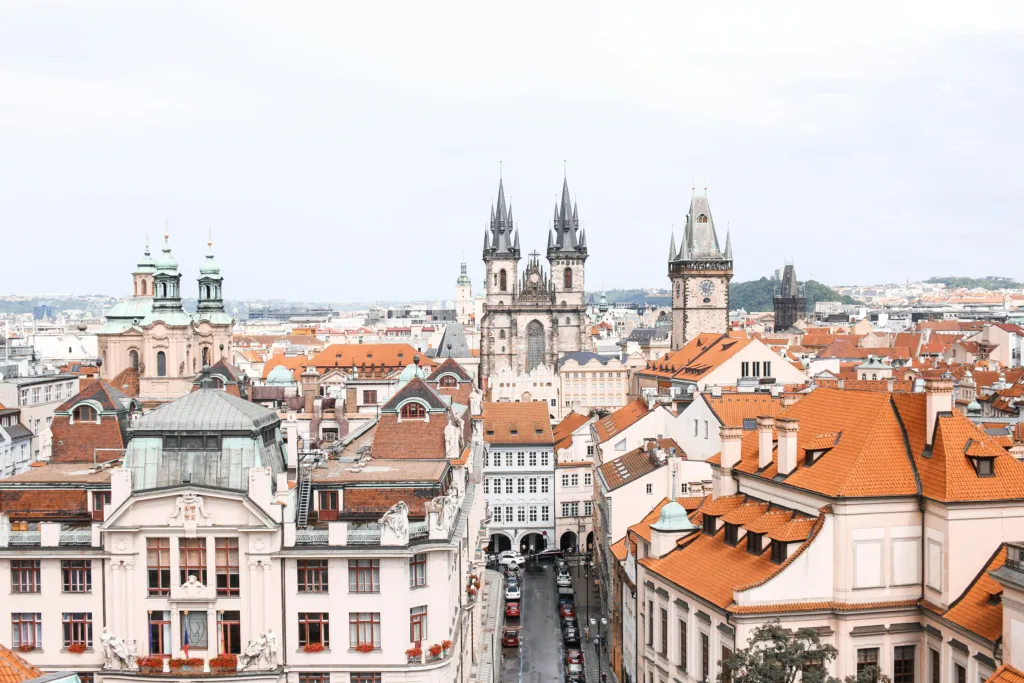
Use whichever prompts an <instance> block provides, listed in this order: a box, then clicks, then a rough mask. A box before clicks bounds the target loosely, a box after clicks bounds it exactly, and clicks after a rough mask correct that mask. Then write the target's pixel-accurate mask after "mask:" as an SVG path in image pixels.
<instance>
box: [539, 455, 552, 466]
mask: <svg viewBox="0 0 1024 683" xmlns="http://www.w3.org/2000/svg"><path fill="white" fill-rule="evenodd" d="M549 455H550V454H549V453H541V454H540V465H541V467H547V466H548V456H549Z"/></svg>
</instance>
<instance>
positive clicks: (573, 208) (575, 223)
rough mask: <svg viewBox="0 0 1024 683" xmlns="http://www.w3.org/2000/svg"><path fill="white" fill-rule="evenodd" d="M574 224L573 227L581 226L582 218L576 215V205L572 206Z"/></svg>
mask: <svg viewBox="0 0 1024 683" xmlns="http://www.w3.org/2000/svg"><path fill="white" fill-rule="evenodd" d="M572 224H573V225H579V224H580V217H579V214H578V213H576V205H575V204H573V205H572Z"/></svg>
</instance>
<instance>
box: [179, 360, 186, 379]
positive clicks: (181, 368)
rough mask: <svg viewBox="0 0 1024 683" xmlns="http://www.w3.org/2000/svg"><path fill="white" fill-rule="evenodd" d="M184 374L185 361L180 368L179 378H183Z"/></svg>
mask: <svg viewBox="0 0 1024 683" xmlns="http://www.w3.org/2000/svg"><path fill="white" fill-rule="evenodd" d="M184 374H185V361H181V364H180V365H179V366H178V377H181V376H182V375H184Z"/></svg>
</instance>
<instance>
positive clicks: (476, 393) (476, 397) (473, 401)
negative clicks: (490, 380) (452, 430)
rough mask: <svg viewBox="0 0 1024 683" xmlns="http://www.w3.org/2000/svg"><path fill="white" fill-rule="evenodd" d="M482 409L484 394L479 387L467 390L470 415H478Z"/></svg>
mask: <svg viewBox="0 0 1024 683" xmlns="http://www.w3.org/2000/svg"><path fill="white" fill-rule="evenodd" d="M483 411H484V395H483V394H482V393H481V392H480V390H479V389H477V388H476V387H473V391H471V392H469V412H470V414H472V415H480V414H481V413H483Z"/></svg>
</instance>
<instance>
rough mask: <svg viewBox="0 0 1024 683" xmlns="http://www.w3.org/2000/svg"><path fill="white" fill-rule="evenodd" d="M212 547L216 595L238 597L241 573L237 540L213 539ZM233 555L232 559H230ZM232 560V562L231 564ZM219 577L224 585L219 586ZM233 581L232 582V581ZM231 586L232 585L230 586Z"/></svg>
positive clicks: (229, 538)
mask: <svg viewBox="0 0 1024 683" xmlns="http://www.w3.org/2000/svg"><path fill="white" fill-rule="evenodd" d="M213 546H214V551H213V554H214V567H215V569H214V571H215V573H216V576H217V595H221V596H238V595H240V594H241V587H242V586H241V572H240V570H239V558H240V557H241V555H240V551H239V547H238V539H237V538H232V537H223V538H215V539H214V542H213ZM232 555H234V558H232ZM232 559H234V562H232ZM221 577H223V579H224V580H223V583H224V585H223V586H221ZM232 579H234V581H232ZM232 584H233V585H232Z"/></svg>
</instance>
